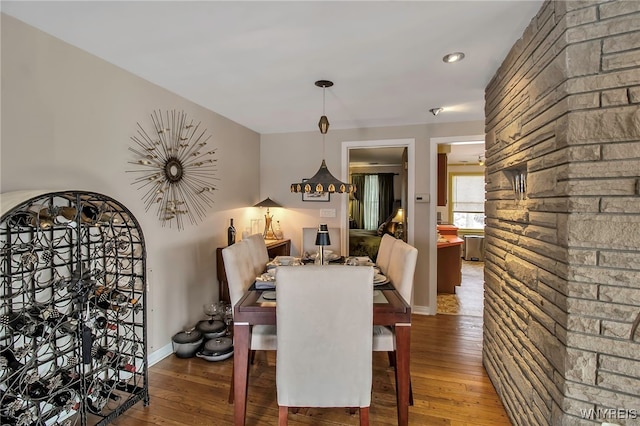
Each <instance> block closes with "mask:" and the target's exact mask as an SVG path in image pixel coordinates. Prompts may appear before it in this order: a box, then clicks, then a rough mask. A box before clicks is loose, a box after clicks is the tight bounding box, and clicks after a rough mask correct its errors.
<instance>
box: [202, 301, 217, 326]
mask: <svg viewBox="0 0 640 426" xmlns="http://www.w3.org/2000/svg"><path fill="white" fill-rule="evenodd" d="M202 310H203V311H204V313H205V315H208V316H209V322H213V320H215V319H219V318H220V304H219V303H216V302H214V303H205V304H204V305H203V306H202Z"/></svg>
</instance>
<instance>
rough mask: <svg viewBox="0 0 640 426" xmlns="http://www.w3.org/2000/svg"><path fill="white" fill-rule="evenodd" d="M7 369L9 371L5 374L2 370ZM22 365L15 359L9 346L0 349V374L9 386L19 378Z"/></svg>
mask: <svg viewBox="0 0 640 426" xmlns="http://www.w3.org/2000/svg"><path fill="white" fill-rule="evenodd" d="M5 368H6V369H8V370H9V371H10V372H11V373H10V374H8V375H6V374H5V372H3V370H5ZM23 368H24V365H23V364H22V363H21V362H19V361H18V360H17V359H16V356H15V355H14V354H13V351H12V350H11V349H9V348H4V349H2V350H1V351H0V372H2V373H0V376H2V377H3V380H6V383H7V386H9V387H11V386H12V385H13V383H14V381H15V380H17V379H19V378H20V375H21V372H22V371H23Z"/></svg>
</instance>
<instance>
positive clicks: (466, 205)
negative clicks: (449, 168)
mask: <svg viewBox="0 0 640 426" xmlns="http://www.w3.org/2000/svg"><path fill="white" fill-rule="evenodd" d="M484 199H485V190H484V175H483V174H456V173H452V174H451V213H452V217H453V224H454V225H455V226H457V227H458V228H462V229H484Z"/></svg>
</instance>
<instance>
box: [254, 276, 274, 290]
mask: <svg viewBox="0 0 640 426" xmlns="http://www.w3.org/2000/svg"><path fill="white" fill-rule="evenodd" d="M256 288H257V289H258V290H267V289H274V288H276V277H274V276H273V275H271V274H267V273H264V274H262V275H260V276H259V277H256Z"/></svg>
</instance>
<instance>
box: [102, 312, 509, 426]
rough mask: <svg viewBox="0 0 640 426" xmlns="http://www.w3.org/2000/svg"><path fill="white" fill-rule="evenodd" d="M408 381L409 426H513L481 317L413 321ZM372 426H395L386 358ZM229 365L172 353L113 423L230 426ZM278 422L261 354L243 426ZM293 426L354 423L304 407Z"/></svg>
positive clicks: (268, 361) (381, 360)
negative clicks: (491, 368) (493, 378)
mask: <svg viewBox="0 0 640 426" xmlns="http://www.w3.org/2000/svg"><path fill="white" fill-rule="evenodd" d="M411 333H412V334H411V377H412V384H413V392H414V399H415V405H414V406H412V407H410V408H409V420H410V424H411V425H429V426H430V425H455V426H465V425H468V426H482V425H491V426H498V425H510V424H511V423H510V422H509V419H508V417H507V414H506V412H505V410H504V407H503V405H502V403H501V402H500V400H499V399H498V396H497V394H496V392H495V389H494V388H493V385H492V384H491V382H490V380H489V378H488V377H487V374H486V372H485V370H484V367H483V366H482V318H481V317H475V316H461V315H435V316H423V315H414V316H413V323H412V332H411ZM373 362H374V372H373V377H374V379H373V394H372V402H371V410H370V419H371V425H373V426H378V425H395V424H397V422H396V401H395V380H394V375H393V369H391V368H390V367H389V363H388V358H387V355H386V353H383V352H378V353H374V357H373ZM232 367H233V359H232V358H231V359H228V360H225V361H221V362H208V361H205V360H203V359H200V358H191V359H180V358H177V357H175V356H173V355H171V356H169V357H167V358H165V359H164V360H162V361H160V362H159V363H157V364H156V365H154V366H153V367H151V368H150V370H149V384H150V394H151V403H150V405H149V406H147V407H144V406H143V405H142V403H141V402H140V403H138V404H136V405H135V406H133V407H132V408H130V409H129V410H128V411H127V412H126V413H125V414H123V415H122V416H121V417H119V418H118V419H116V420H115V421H114V422H113V423H112V424H114V425H118V426H134V425H135V426H141V425H174V426H182V425H184V426H195V425H212V426H217V425H229V424H232V420H233V406H232V405H229V404H228V403H227V397H228V392H229V383H230V379H231V370H232ZM277 420H278V405H277V402H276V390H275V353H273V352H258V353H257V356H256V361H255V363H254V364H253V365H252V366H251V368H250V378H249V403H248V407H247V425H274V424H277ZM289 424H290V425H357V424H358V416H357V414H356V415H350V414H349V412H348V411H347V410H346V409H341V408H337V409H324V410H323V409H313V408H311V409H301V410H300V411H299V413H297V414H292V413H290V414H289Z"/></svg>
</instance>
